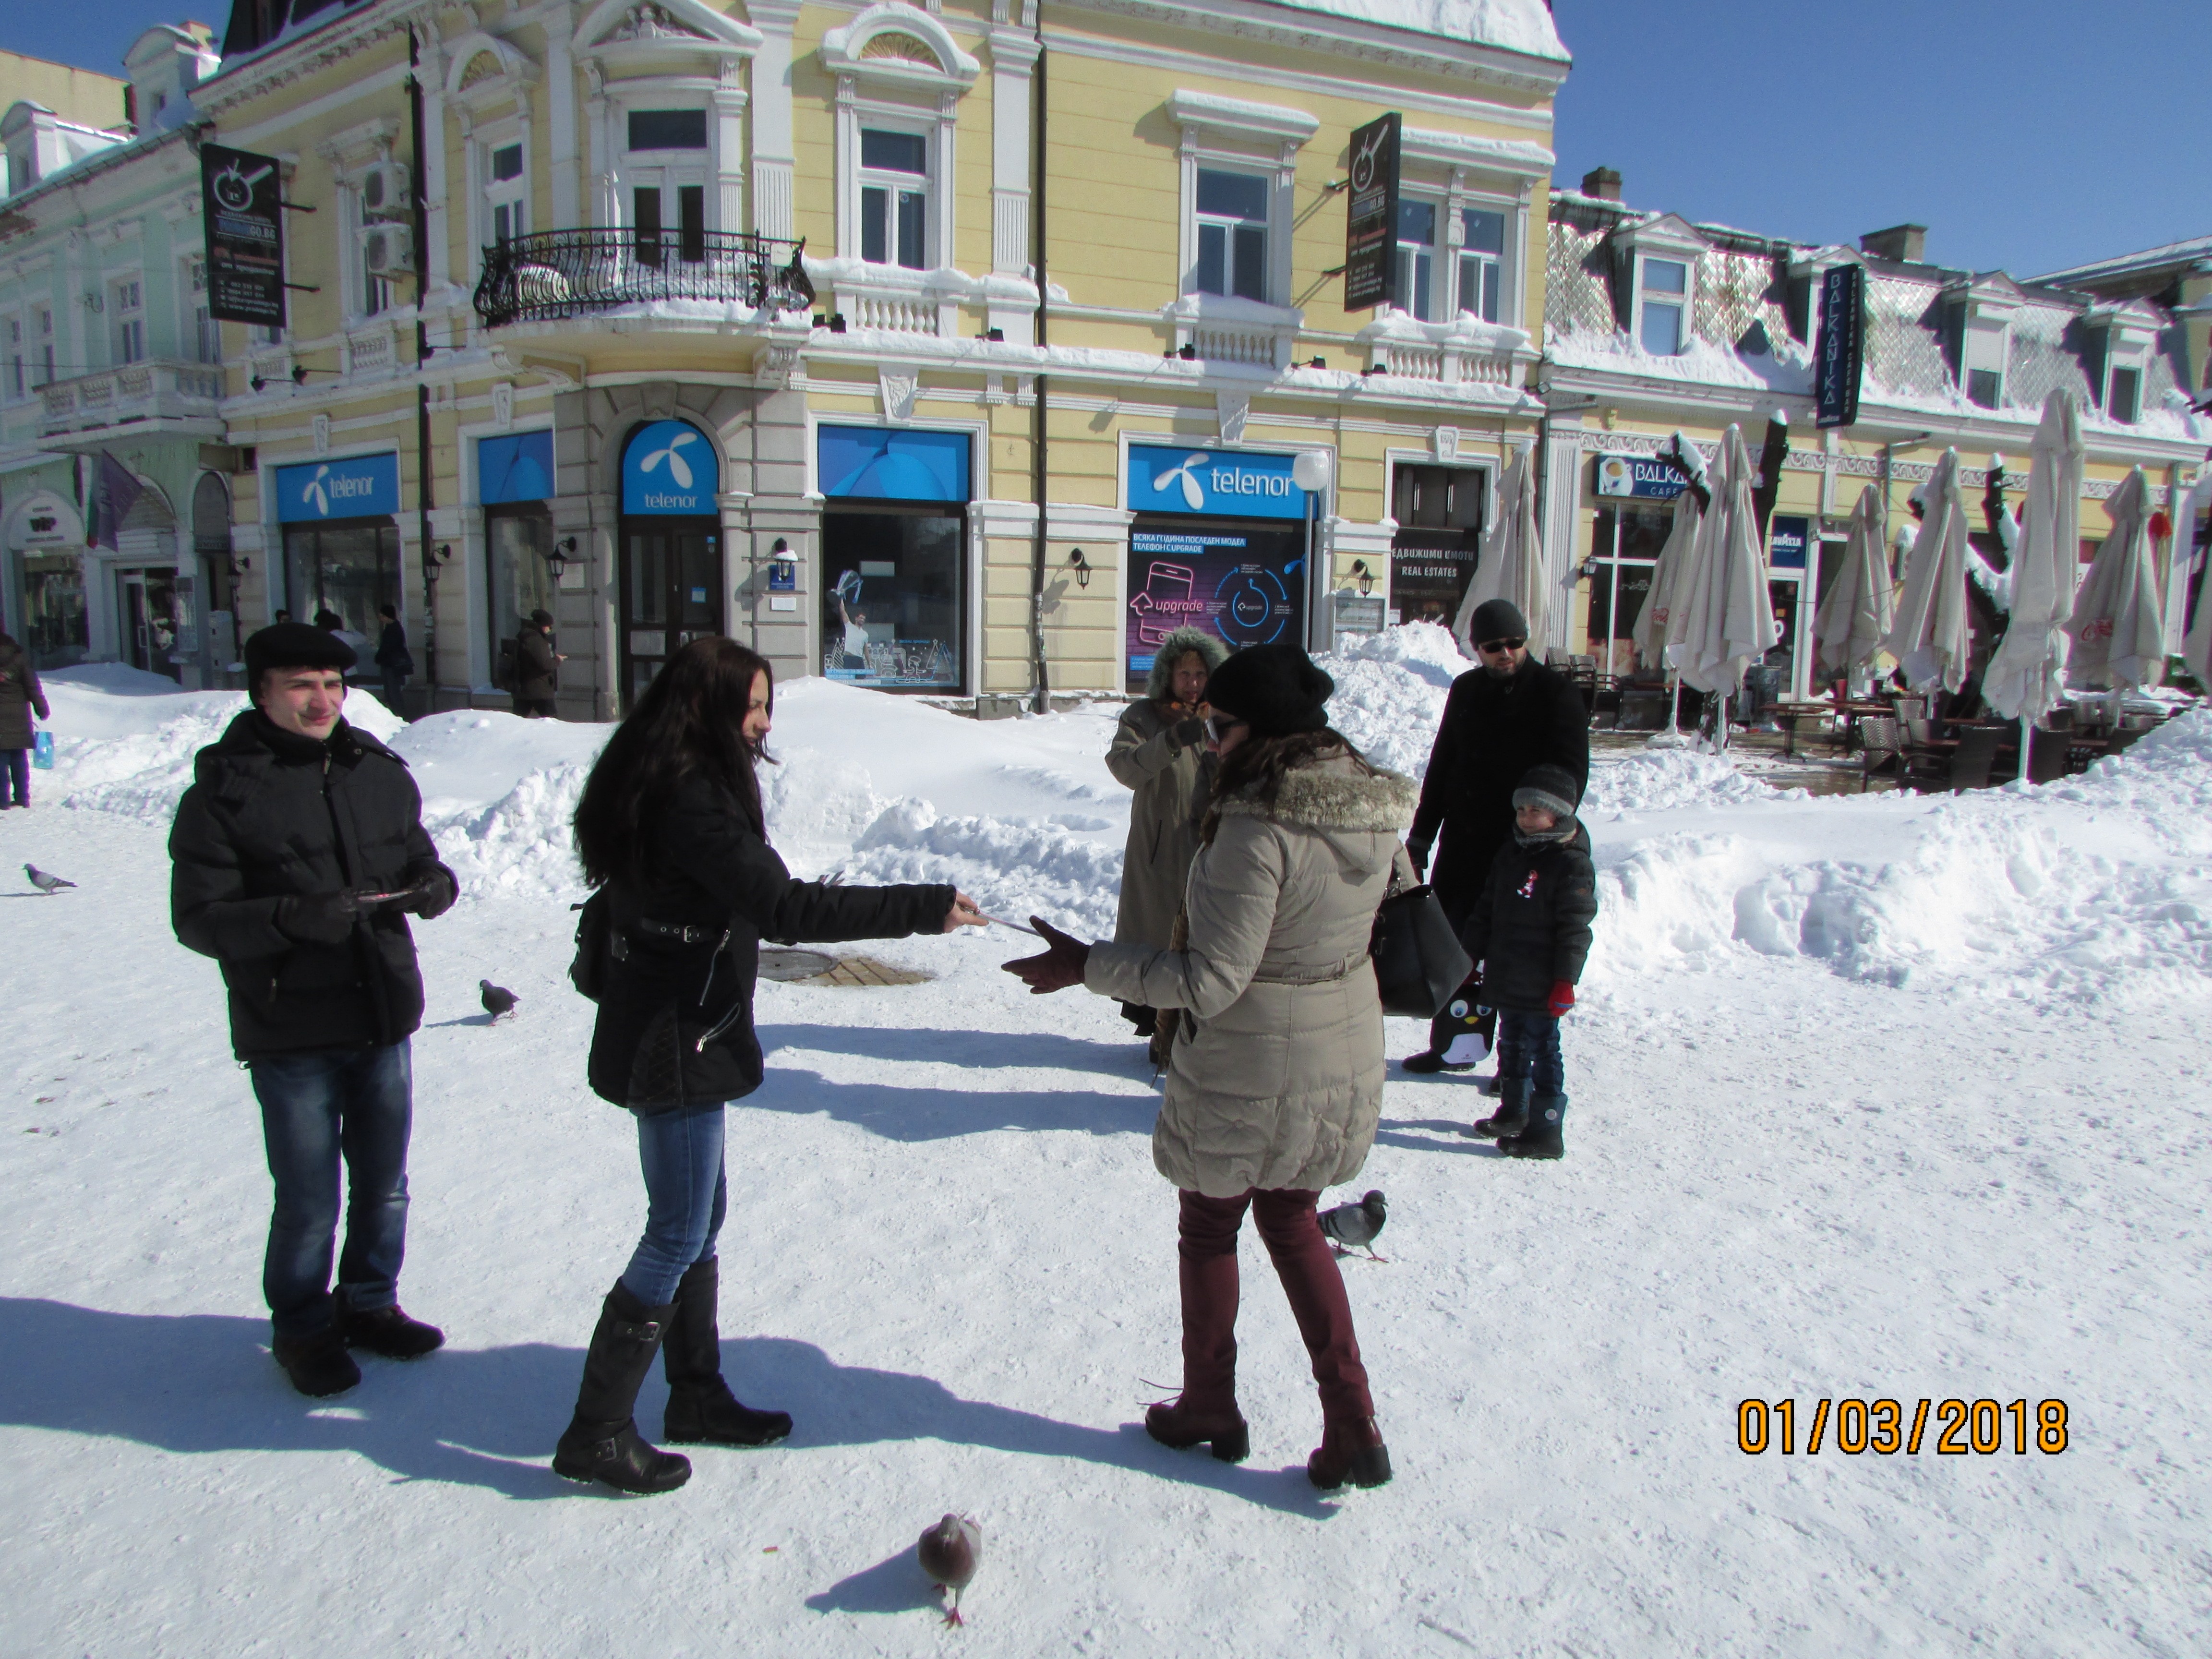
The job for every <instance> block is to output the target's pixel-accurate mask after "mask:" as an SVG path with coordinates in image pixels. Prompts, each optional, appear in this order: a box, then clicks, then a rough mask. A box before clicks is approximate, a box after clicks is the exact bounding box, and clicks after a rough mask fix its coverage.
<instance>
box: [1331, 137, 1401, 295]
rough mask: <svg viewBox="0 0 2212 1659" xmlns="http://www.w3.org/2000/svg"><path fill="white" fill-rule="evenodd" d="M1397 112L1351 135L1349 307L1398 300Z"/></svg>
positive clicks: (1347, 218) (1346, 289) (1347, 242)
mask: <svg viewBox="0 0 2212 1659" xmlns="http://www.w3.org/2000/svg"><path fill="white" fill-rule="evenodd" d="M1401 125H1402V123H1401V119H1400V118H1399V116H1398V114H1397V113H1396V112H1395V111H1393V112H1391V113H1390V114H1389V115H1385V116H1381V117H1379V118H1376V119H1375V120H1372V121H1370V122H1369V123H1368V124H1367V125H1365V126H1364V127H1356V128H1354V129H1353V130H1352V189H1351V195H1350V197H1349V198H1348V205H1347V207H1346V215H1345V222H1344V308H1345V309H1346V311H1365V310H1368V309H1370V307H1375V306H1383V305H1395V304H1396V303H1397V302H1398V282H1397V276H1398V130H1399V128H1400V126H1401Z"/></svg>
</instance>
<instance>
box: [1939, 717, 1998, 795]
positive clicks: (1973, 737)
mask: <svg viewBox="0 0 2212 1659" xmlns="http://www.w3.org/2000/svg"><path fill="white" fill-rule="evenodd" d="M2004 736H2005V732H2004V729H2003V728H2002V726H1968V727H1967V728H1966V732H1965V734H1964V735H1963V736H1961V737H1960V739H1959V746H1958V747H1957V748H1956V749H1954V750H1952V751H1951V787H1952V788H1953V789H1954V790H1958V789H1986V788H1988V787H1990V770H1991V769H1992V768H1993V767H1994V765H1995V764H1996V757H1997V744H1999V743H2001V742H2002V740H2003V738H2004Z"/></svg>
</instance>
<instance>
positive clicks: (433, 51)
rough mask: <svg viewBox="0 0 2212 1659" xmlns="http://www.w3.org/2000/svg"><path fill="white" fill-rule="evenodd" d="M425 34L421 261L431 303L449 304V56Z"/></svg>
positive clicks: (434, 35) (432, 33)
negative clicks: (424, 242)
mask: <svg viewBox="0 0 2212 1659" xmlns="http://www.w3.org/2000/svg"><path fill="white" fill-rule="evenodd" d="M423 33H424V35H425V37H426V38H425V39H424V40H423V43H422V44H423V48H424V49H423V52H422V70H421V75H422V155H419V156H417V157H416V165H418V166H419V167H421V168H422V204H423V216H422V234H423V235H425V236H426V237H428V239H429V243H430V245H429V246H428V247H426V248H422V249H421V250H419V251H418V255H417V257H419V258H422V260H423V262H424V263H423V266H422V270H423V273H424V275H425V276H428V279H429V280H428V283H427V284H426V286H425V292H426V294H427V295H428V296H429V298H430V300H431V302H432V303H433V304H448V303H451V298H452V296H450V295H446V294H444V293H442V292H441V290H442V289H445V288H446V287H447V285H449V284H450V283H452V282H453V248H452V246H451V245H450V244H449V242H448V241H447V234H446V232H447V219H446V52H445V48H444V46H443V45H442V44H441V42H440V40H439V39H438V31H437V30H436V29H435V28H429V29H426V30H424V31H423Z"/></svg>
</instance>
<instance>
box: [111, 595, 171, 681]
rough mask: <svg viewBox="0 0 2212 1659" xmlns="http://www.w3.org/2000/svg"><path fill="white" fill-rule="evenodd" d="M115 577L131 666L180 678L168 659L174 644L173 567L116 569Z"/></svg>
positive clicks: (124, 643)
mask: <svg viewBox="0 0 2212 1659" xmlns="http://www.w3.org/2000/svg"><path fill="white" fill-rule="evenodd" d="M115 579H116V581H117V583H118V585H119V586H120V587H121V589H122V592H121V593H120V595H119V596H118V597H119V599H120V600H121V604H120V606H119V609H120V611H121V612H122V617H123V648H124V652H125V655H126V656H128V657H129V659H130V661H131V666H132V667H133V668H142V669H143V670H145V671H147V672H148V673H149V674H161V675H164V676H166V677H167V678H170V679H176V678H179V674H178V665H177V664H176V663H174V662H173V661H172V660H171V658H172V657H173V655H174V654H175V653H176V648H177V624H178V616H177V611H178V594H177V574H176V572H175V571H173V570H158V569H156V570H118V572H116V575H115Z"/></svg>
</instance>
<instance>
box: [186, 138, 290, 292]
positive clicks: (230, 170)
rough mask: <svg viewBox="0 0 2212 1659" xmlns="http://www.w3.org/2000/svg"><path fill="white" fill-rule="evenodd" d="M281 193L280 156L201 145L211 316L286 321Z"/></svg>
mask: <svg viewBox="0 0 2212 1659" xmlns="http://www.w3.org/2000/svg"><path fill="white" fill-rule="evenodd" d="M282 193H283V179H281V177H280V176H279V175H278V173H277V170H276V157H275V156H273V155H253V154H252V152H250V151H247V150H242V149H225V148H224V147H223V146H222V145H221V144H202V145H201V146H200V206H201V214H200V218H201V222H203V223H204V225H205V226H206V228H207V267H208V315H209V316H210V317H214V318H217V319H221V320H222V321H223V322H227V323H259V324H262V325H265V326H267V327H270V328H282V327H283V325H284V210H283V206H282V204H281V203H280V202H279V200H278V197H280V196H281V195H282Z"/></svg>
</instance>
